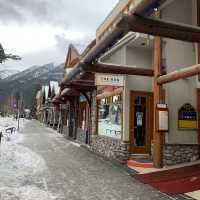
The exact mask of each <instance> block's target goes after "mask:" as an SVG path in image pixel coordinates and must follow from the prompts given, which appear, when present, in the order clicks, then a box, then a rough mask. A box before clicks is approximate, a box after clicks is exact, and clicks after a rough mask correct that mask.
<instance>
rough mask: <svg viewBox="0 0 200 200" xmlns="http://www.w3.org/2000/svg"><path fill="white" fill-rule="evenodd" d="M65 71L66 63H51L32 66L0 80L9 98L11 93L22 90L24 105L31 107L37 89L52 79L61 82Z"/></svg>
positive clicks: (2, 88) (0, 88) (2, 89)
mask: <svg viewBox="0 0 200 200" xmlns="http://www.w3.org/2000/svg"><path fill="white" fill-rule="evenodd" d="M63 71H64V64H60V65H55V64H53V63H49V64H46V65H43V66H32V67H30V68H28V69H26V70H24V71H22V72H18V73H16V74H13V75H11V76H8V77H6V78H4V79H3V80H0V91H3V92H4V94H6V95H7V99H9V98H11V97H10V95H11V94H12V95H13V94H15V93H16V91H20V92H21V94H22V96H23V99H24V105H25V106H26V107H27V108H30V107H31V106H32V104H33V102H34V99H35V93H36V90H37V89H38V88H39V87H40V86H42V85H48V84H49V82H50V81H58V82H60V80H61V79H62V78H63ZM7 101H8V100H7Z"/></svg>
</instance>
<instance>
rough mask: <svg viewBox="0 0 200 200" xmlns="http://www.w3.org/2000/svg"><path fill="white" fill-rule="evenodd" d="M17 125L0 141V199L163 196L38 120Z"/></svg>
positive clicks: (131, 199)
mask: <svg viewBox="0 0 200 200" xmlns="http://www.w3.org/2000/svg"><path fill="white" fill-rule="evenodd" d="M8 121H9V120H8ZM10 121H11V122H12V120H11V119H10ZM22 123H23V124H22ZM4 124H5V122H4ZM11 124H12V123H11ZM21 125H23V126H24V127H23V128H22V129H21V131H20V132H19V133H15V134H14V135H13V136H10V137H9V138H6V137H4V139H3V141H2V144H1V157H0V200H36V199H38V200H56V199H57V200H111V199H112V200H142V199H144V200H151V199H152V200H156V199H163V200H164V199H168V198H167V197H165V196H164V195H162V194H160V193H159V192H157V191H155V190H153V189H152V188H150V187H147V186H144V185H143V184H141V183H139V182H137V181H135V180H134V179H132V178H130V177H129V176H128V174H127V173H126V172H125V171H124V170H123V169H121V168H119V167H116V166H114V165H113V164H111V163H110V162H109V161H105V160H103V159H102V158H100V157H99V156H97V155H95V154H93V153H91V152H89V151H88V150H87V149H85V148H83V147H80V146H79V145H78V144H75V143H72V142H70V141H68V140H66V139H64V138H63V137H62V136H61V135H59V134H58V133H56V132H55V131H53V130H51V129H49V128H46V127H44V126H43V125H41V124H40V123H39V122H37V121H35V120H32V121H24V122H21ZM2 126H3V125H2V124H1V121H0V127H1V128H2Z"/></svg>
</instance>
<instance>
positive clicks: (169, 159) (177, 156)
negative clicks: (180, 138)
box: [163, 144, 200, 165]
mask: <svg viewBox="0 0 200 200" xmlns="http://www.w3.org/2000/svg"><path fill="white" fill-rule="evenodd" d="M199 147H200V146H199V145H197V144H196V145H195V144H191V145H190V144H166V145H165V147H164V152H163V154H164V158H163V161H164V165H176V164H181V163H186V162H191V161H196V160H199V158H200V157H199Z"/></svg>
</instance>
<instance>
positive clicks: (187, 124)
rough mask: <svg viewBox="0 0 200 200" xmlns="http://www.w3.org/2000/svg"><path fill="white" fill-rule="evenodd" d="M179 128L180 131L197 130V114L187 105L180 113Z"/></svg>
mask: <svg viewBox="0 0 200 200" xmlns="http://www.w3.org/2000/svg"><path fill="white" fill-rule="evenodd" d="M178 128H179V129H197V128H198V126H197V112H196V110H195V109H194V107H193V106H192V105H191V104H189V103H186V104H184V105H183V106H182V107H181V108H180V110H179V112H178Z"/></svg>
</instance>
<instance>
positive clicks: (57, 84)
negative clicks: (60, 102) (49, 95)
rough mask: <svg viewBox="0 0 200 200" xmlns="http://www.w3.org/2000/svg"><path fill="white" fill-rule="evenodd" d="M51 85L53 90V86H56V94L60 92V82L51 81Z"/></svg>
mask: <svg viewBox="0 0 200 200" xmlns="http://www.w3.org/2000/svg"><path fill="white" fill-rule="evenodd" d="M50 87H51V90H53V88H54V91H55V94H56V95H57V94H59V92H60V86H59V83H58V82H57V81H50Z"/></svg>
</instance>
